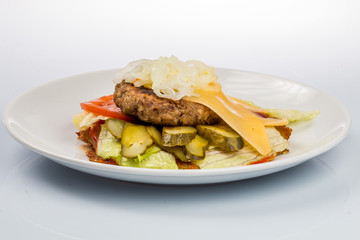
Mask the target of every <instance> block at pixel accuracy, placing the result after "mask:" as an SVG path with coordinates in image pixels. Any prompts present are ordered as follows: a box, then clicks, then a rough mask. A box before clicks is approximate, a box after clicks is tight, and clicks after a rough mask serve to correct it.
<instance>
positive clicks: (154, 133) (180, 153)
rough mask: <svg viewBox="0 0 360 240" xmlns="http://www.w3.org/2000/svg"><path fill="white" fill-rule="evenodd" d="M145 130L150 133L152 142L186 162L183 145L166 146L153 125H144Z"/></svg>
mask: <svg viewBox="0 0 360 240" xmlns="http://www.w3.org/2000/svg"><path fill="white" fill-rule="evenodd" d="M146 130H147V131H148V133H149V134H150V136H151V138H152V139H153V140H154V143H155V144H156V145H157V146H158V147H160V148H161V149H163V150H165V151H167V152H169V153H172V154H174V155H175V156H176V157H177V158H179V159H180V160H181V161H183V162H188V161H189V160H188V159H187V158H186V156H185V153H184V149H183V147H180V146H174V147H166V146H164V145H163V142H162V135H161V132H160V131H159V130H158V129H157V128H156V127H154V126H146Z"/></svg>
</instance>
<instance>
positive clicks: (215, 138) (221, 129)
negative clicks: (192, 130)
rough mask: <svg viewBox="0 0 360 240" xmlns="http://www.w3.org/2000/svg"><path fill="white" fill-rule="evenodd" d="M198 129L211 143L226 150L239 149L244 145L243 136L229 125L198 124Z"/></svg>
mask: <svg viewBox="0 0 360 240" xmlns="http://www.w3.org/2000/svg"><path fill="white" fill-rule="evenodd" d="M196 129H197V131H198V134H199V135H200V136H202V137H204V138H205V139H207V140H209V142H210V144H212V145H214V146H217V147H219V148H221V149H223V150H225V151H237V150H240V149H241V148H243V147H244V141H243V139H242V137H241V136H240V135H239V134H238V133H237V132H235V131H234V130H233V129H232V128H230V127H229V126H227V125H221V124H217V125H198V126H196Z"/></svg>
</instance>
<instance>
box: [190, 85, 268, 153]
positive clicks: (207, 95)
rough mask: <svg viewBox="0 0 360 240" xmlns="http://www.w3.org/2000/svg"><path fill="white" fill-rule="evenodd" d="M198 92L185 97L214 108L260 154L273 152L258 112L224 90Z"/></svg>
mask: <svg viewBox="0 0 360 240" xmlns="http://www.w3.org/2000/svg"><path fill="white" fill-rule="evenodd" d="M196 94H198V96H190V97H185V99H186V100H188V101H192V102H197V103H200V104H203V105H205V106H207V107H208V108H210V109H211V110H213V111H214V112H215V113H216V114H218V115H219V116H220V117H221V118H222V119H223V120H224V121H225V122H226V123H227V124H228V125H229V126H230V127H231V128H233V129H234V130H235V131H236V132H237V133H239V134H240V136H242V137H243V138H244V139H245V140H246V141H247V142H248V143H249V144H250V145H252V146H253V147H254V148H255V149H256V150H257V151H258V152H259V153H260V154H262V155H264V156H266V155H268V154H269V153H270V152H271V147H270V142H269V138H268V136H267V133H266V131H265V127H264V123H263V121H262V120H261V119H260V118H259V117H258V116H257V115H256V114H254V113H253V112H252V111H250V110H248V109H246V108H245V107H243V106H242V105H241V104H237V103H236V101H232V100H231V99H229V98H228V97H227V96H226V95H225V94H224V93H223V92H222V91H218V92H209V91H196Z"/></svg>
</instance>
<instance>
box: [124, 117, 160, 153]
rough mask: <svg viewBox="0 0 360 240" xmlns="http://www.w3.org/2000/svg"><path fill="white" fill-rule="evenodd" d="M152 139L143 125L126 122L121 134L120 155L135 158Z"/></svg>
mask: <svg viewBox="0 0 360 240" xmlns="http://www.w3.org/2000/svg"><path fill="white" fill-rule="evenodd" d="M152 143H153V140H152V138H151V136H150V134H149V133H148V131H147V130H146V128H145V126H143V125H136V124H130V123H127V124H126V125H125V128H124V130H123V132H122V136H121V155H122V156H124V157H127V158H135V157H136V156H137V155H141V154H143V153H144V152H145V150H146V148H147V147H148V146H150V145H151V144H152Z"/></svg>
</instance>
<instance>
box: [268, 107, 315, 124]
mask: <svg viewBox="0 0 360 240" xmlns="http://www.w3.org/2000/svg"><path fill="white" fill-rule="evenodd" d="M266 113H267V114H269V116H270V117H274V118H280V119H284V118H285V119H287V120H289V122H295V121H303V120H311V119H313V118H315V117H316V116H317V115H319V113H320V111H307V112H304V111H299V110H294V109H267V110H266Z"/></svg>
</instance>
